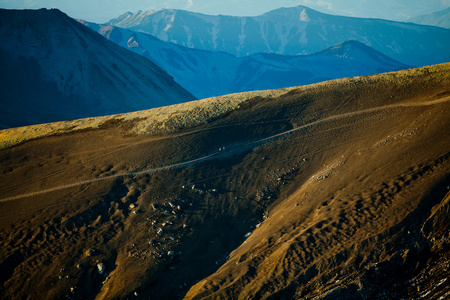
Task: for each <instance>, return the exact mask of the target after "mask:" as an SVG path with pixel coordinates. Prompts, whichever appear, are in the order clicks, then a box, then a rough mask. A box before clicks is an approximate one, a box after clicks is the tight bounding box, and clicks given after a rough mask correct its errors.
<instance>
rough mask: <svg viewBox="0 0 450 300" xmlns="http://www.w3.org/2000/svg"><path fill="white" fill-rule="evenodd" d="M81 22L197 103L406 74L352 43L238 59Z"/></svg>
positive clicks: (382, 56)
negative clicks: (142, 61) (309, 51)
mask: <svg viewBox="0 0 450 300" xmlns="http://www.w3.org/2000/svg"><path fill="white" fill-rule="evenodd" d="M80 22H81V23H82V24H84V25H86V26H88V27H89V28H91V29H92V30H94V31H96V32H98V33H100V34H101V35H103V36H104V37H106V38H107V39H109V40H111V41H113V42H115V43H116V44H118V45H120V46H122V47H124V48H127V49H130V50H131V51H134V52H136V53H138V54H140V55H142V56H144V57H146V58H148V59H150V60H152V61H153V62H154V63H156V64H157V65H158V66H160V67H161V68H162V69H164V70H165V71H167V73H169V74H170V75H171V76H173V77H174V79H175V81H176V82H178V83H179V84H181V85H182V86H183V87H184V88H186V89H187V90H188V91H190V92H191V93H192V94H194V95H195V96H196V97H197V98H199V99H201V98H207V97H212V96H219V95H225V94H230V93H236V92H245V91H253V90H262V89H276V88H284V87H290V86H299V85H304V84H310V83H315V82H319V81H324V80H330V79H336V78H342V77H351V76H362V75H369V74H375V73H383V72H388V71H396V70H400V69H406V68H407V66H405V65H403V64H401V63H399V62H396V61H394V60H392V59H390V58H388V57H386V56H384V55H383V54H381V53H379V52H377V51H376V50H374V49H371V48H370V47H367V46H364V45H363V44H361V43H359V42H356V41H350V42H344V43H342V44H340V45H338V46H335V47H333V48H331V49H328V50H326V51H322V52H320V53H317V54H314V55H309V56H285V55H275V54H255V55H252V56H247V57H236V56H233V55H231V54H228V53H225V52H215V51H206V50H197V49H191V48H186V47H183V46H179V45H176V44H173V43H168V42H164V41H161V40H160V39H158V38H155V37H153V36H151V35H148V34H145V33H139V32H134V31H130V30H126V29H122V28H118V27H114V26H111V25H98V24H95V23H89V22H85V21H81V20H80Z"/></svg>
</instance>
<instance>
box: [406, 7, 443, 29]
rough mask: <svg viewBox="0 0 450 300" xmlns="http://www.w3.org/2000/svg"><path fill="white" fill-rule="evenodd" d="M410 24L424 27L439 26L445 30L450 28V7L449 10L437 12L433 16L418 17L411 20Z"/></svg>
mask: <svg viewBox="0 0 450 300" xmlns="http://www.w3.org/2000/svg"><path fill="white" fill-rule="evenodd" d="M409 21H410V22H413V23H417V24H422V25H432V26H439V27H443V28H447V29H449V28H450V7H448V8H447V9H444V10H441V11H437V12H434V13H431V14H427V15H422V16H418V17H415V18H411V19H409Z"/></svg>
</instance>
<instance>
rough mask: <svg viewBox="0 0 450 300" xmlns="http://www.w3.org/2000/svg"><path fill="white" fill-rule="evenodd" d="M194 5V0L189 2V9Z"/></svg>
mask: <svg viewBox="0 0 450 300" xmlns="http://www.w3.org/2000/svg"><path fill="white" fill-rule="evenodd" d="M192 5H194V2H193V1H192V0H188V3H187V8H190V7H192Z"/></svg>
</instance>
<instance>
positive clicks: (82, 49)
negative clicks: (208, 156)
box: [0, 9, 195, 128]
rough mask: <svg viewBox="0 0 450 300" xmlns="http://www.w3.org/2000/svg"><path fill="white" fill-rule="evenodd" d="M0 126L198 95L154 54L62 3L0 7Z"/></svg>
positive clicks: (160, 103)
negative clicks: (97, 30)
mask: <svg viewBox="0 0 450 300" xmlns="http://www.w3.org/2000/svg"><path fill="white" fill-rule="evenodd" d="M0 18H1V23H0V36H1V38H2V39H1V43H0V82H1V83H0V128H8V127H15V126H24V125H30V124H39V123H47V122H52V121H61V120H70V119H79V118H83V117H94V116H103V115H111V114H116V113H123V112H130V111H136V110H141V109H149V108H154V107H159V106H163V105H171V104H176V103H182V102H186V101H190V100H193V99H195V97H194V96H192V95H191V94H190V93H189V92H187V91H186V90H185V89H183V88H182V87H181V86H179V85H178V84H177V83H176V82H175V81H174V80H173V78H172V77H170V76H169V75H168V74H167V73H166V72H165V71H163V70H162V69H161V68H159V67H158V66H157V65H155V64H154V63H153V62H151V61H149V60H147V59H145V58H143V57H141V56H139V55H136V54H135V53H132V52H131V51H127V50H125V49H123V48H122V47H118V46H117V45H115V44H114V43H111V42H110V41H108V40H106V39H104V38H102V37H100V36H99V35H98V34H94V33H93V32H92V31H91V30H87V29H86V27H84V26H82V25H80V24H79V23H78V22H76V21H75V20H73V19H71V18H69V17H68V16H67V15H65V14H64V13H62V12H61V11H59V10H56V9H52V10H45V9H41V10H4V9H0Z"/></svg>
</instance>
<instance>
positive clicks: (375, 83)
mask: <svg viewBox="0 0 450 300" xmlns="http://www.w3.org/2000/svg"><path fill="white" fill-rule="evenodd" d="M449 87H450V64H445V65H437V66H432V67H426V68H420V69H411V70H405V71H400V72H394V73H386V74H380V75H373V76H367V77H355V78H350V79H340V80H335V81H329V82H324V83H320V84H315V85H310V86H303V87H297V88H290V89H284V90H272V91H262V92H253V93H243V94H235V95H229V96H224V97H219V98H212V99H205V100H201V101H193V102H190V103H184V104H179V105H175V106H170V107H164V108H158V109H153V110H149V111H142V112H136V113H129V114H123V115H117V116H109V117H103V118H94V119H84V120H76V121H70V122H61V123H54V124H44V125H35V126H30V127H24V128H13V129H9V130H3V131H0V140H1V143H2V145H3V150H1V151H0V195H1V196H0V210H1V212H2V215H1V216H0V229H1V230H0V269H1V270H2V272H1V273H0V282H1V286H0V287H1V288H0V296H1V298H2V299H12V298H30V299H42V298H46V299H61V298H69V299H70V298H71V299H93V298H96V299H125V298H132V297H136V296H137V297H140V298H143V299H148V298H152V299H181V298H186V299H200V298H206V299H212V298H222V299H225V298H226V299H237V298H245V299H249V298H251V299H254V298H260V299H293V298H294V299H295V298H302V299H319V298H320V299H340V298H345V299H351V298H354V299H361V298H365V299H367V298H372V299H379V298H388V299H398V298H405V299H417V298H420V297H422V296H423V297H426V298H427V299H439V297H444V298H445V297H448V296H449V295H450V285H449V284H448V282H447V280H448V277H449V275H450V270H449V269H448V264H449V263H450V255H449V253H450V252H449V251H448V249H449V242H450V240H449V236H450V235H449V233H450V230H449V229H450V228H449V225H448V224H449V222H448V220H449V217H450V215H449V190H448V189H449V186H450V177H449V175H450V174H449V170H450V138H449V132H450V119H449V118H448V115H449V109H450V88H449Z"/></svg>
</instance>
